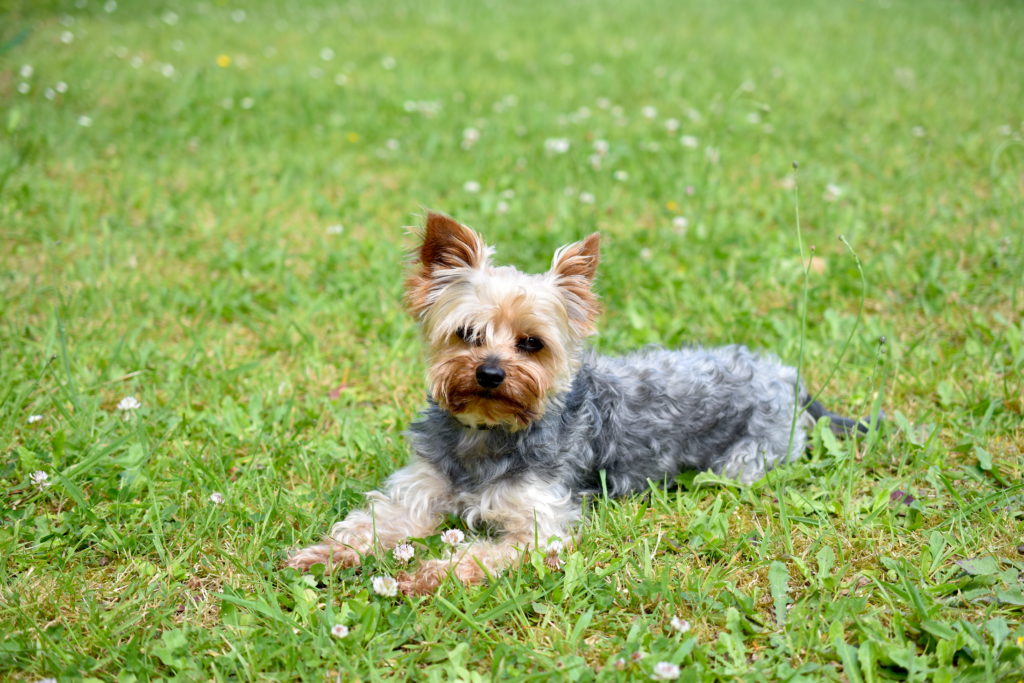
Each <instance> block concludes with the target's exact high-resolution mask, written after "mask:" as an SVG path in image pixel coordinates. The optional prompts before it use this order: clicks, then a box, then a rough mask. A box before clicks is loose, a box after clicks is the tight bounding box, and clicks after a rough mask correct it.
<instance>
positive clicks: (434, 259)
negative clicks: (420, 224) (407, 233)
mask: <svg viewBox="0 0 1024 683" xmlns="http://www.w3.org/2000/svg"><path fill="white" fill-rule="evenodd" d="M419 261H420V265H422V266H423V267H424V268H425V269H427V270H436V269H438V268H480V267H482V266H483V265H484V263H486V261H487V246H486V245H485V244H484V241H483V240H482V239H480V235H478V234H476V233H475V232H473V231H472V230H470V229H469V228H467V227H466V226H465V225H463V224H462V223H459V222H458V221H456V220H453V219H451V218H449V217H448V216H445V215H444V214H440V213H428V214H427V226H426V228H425V229H424V231H423V244H422V245H421V246H420V249H419Z"/></svg>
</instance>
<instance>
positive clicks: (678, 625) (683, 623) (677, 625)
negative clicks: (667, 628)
mask: <svg viewBox="0 0 1024 683" xmlns="http://www.w3.org/2000/svg"><path fill="white" fill-rule="evenodd" d="M671 624H672V628H674V629H675V630H677V631H679V632H680V633H686V632H687V631H689V630H690V622H688V621H687V620H686V619H680V618H679V617H672V621H671Z"/></svg>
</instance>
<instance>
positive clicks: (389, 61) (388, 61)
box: [380, 55, 398, 71]
mask: <svg viewBox="0 0 1024 683" xmlns="http://www.w3.org/2000/svg"><path fill="white" fill-rule="evenodd" d="M380 65H381V66H382V67H384V68H385V69H387V70H388V71H391V70H392V69H394V68H395V67H396V66H398V62H396V61H395V58H394V57H392V56H391V55H385V56H384V57H382V58H381V60H380Z"/></svg>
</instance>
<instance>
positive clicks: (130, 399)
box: [117, 396, 142, 413]
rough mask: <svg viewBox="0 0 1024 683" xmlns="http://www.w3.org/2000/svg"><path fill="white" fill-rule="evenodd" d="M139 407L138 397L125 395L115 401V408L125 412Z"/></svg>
mask: <svg viewBox="0 0 1024 683" xmlns="http://www.w3.org/2000/svg"><path fill="white" fill-rule="evenodd" d="M141 407H142V404H141V403H139V399H137V398H135V397H134V396H125V397H124V398H122V399H121V400H120V401H118V402H117V409H118V410H120V411H122V412H126V413H127V412H129V411H132V410H138V409H139V408H141Z"/></svg>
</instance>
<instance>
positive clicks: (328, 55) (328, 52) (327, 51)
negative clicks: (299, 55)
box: [320, 47, 334, 62]
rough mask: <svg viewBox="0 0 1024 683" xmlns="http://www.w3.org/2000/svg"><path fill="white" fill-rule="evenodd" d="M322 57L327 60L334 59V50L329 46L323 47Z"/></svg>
mask: <svg viewBox="0 0 1024 683" xmlns="http://www.w3.org/2000/svg"><path fill="white" fill-rule="evenodd" d="M320 59H322V60H324V61H325V62H329V61H331V60H332V59H334V50H332V49H331V48H329V47H325V48H322V49H321V50H320Z"/></svg>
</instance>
